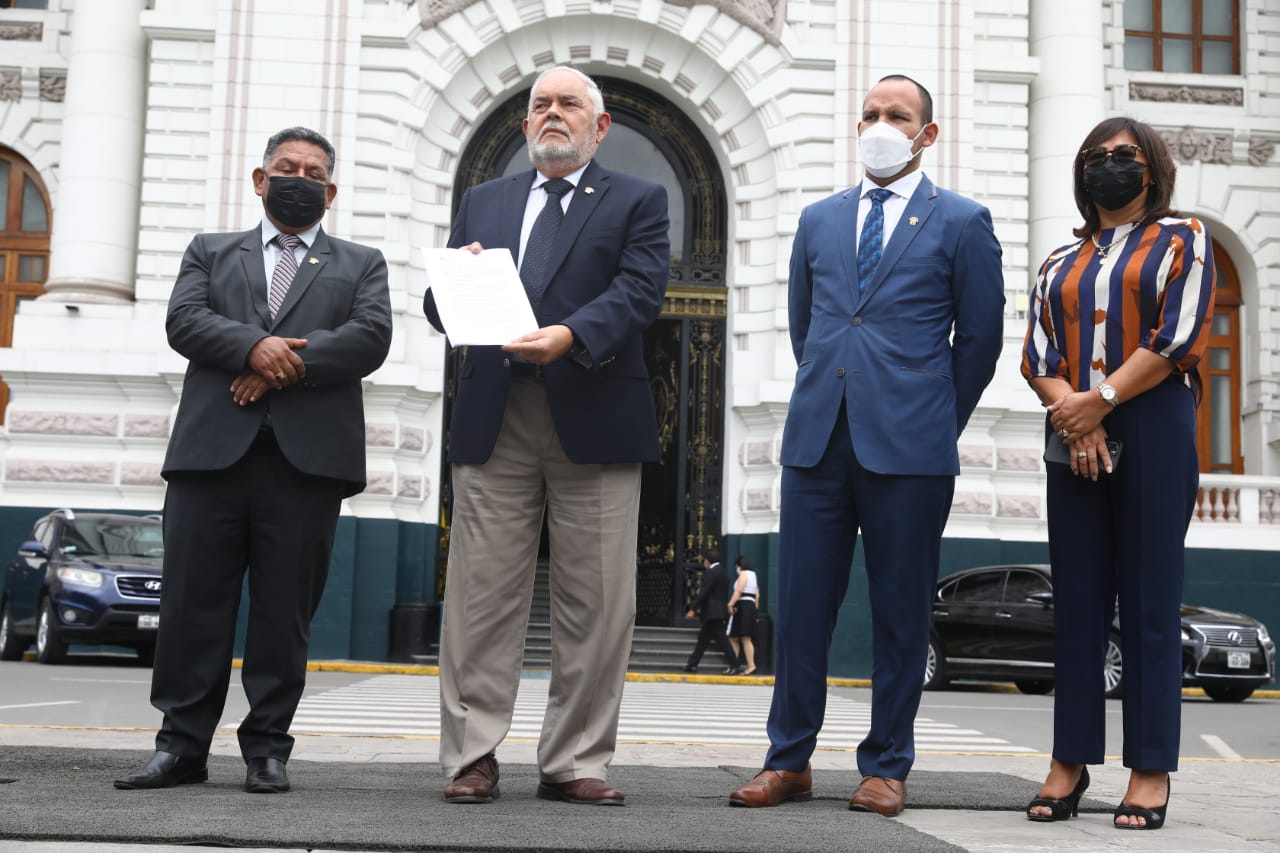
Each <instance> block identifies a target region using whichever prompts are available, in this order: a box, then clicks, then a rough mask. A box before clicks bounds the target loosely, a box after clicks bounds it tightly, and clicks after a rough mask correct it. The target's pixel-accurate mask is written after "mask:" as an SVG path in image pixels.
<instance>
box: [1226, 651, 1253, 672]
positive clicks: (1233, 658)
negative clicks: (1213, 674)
mask: <svg viewBox="0 0 1280 853" xmlns="http://www.w3.org/2000/svg"><path fill="white" fill-rule="evenodd" d="M1252 663H1253V655H1252V654H1250V653H1249V652H1227V669H1248V668H1249V666H1250V665H1251V664H1252Z"/></svg>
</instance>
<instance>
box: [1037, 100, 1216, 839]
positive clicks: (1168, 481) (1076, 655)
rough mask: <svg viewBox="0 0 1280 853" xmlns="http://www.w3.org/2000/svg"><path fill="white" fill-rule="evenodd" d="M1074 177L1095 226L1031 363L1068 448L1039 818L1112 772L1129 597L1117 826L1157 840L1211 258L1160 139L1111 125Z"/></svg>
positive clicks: (1054, 521)
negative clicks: (1110, 681) (1115, 679)
mask: <svg viewBox="0 0 1280 853" xmlns="http://www.w3.org/2000/svg"><path fill="white" fill-rule="evenodd" d="M1073 171H1074V179H1075V199H1076V207H1077V208H1078V209H1079V210H1080V213H1081V215H1082V216H1083V217H1084V225H1083V226H1081V227H1080V228H1077V229H1076V230H1075V235H1076V237H1077V238H1079V239H1077V240H1076V241H1075V242H1073V243H1071V244H1069V245H1067V246H1063V247H1062V248H1060V249H1058V250H1057V251H1055V252H1053V253H1052V254H1050V255H1049V258H1048V259H1047V260H1046V261H1045V262H1044V265H1043V266H1042V267H1041V268H1040V273H1039V276H1038V277H1037V280H1036V282H1035V285H1034V286H1033V288H1032V291H1031V305H1030V311H1029V316H1028V320H1029V322H1028V329H1027V337H1026V342H1025V344H1024V347H1023V353H1022V374H1023V376H1025V377H1026V378H1027V380H1028V382H1030V384H1031V387H1032V389H1034V391H1035V392H1036V394H1037V395H1038V396H1039V397H1040V400H1041V402H1042V403H1043V404H1044V406H1045V407H1046V409H1047V412H1048V414H1047V416H1046V420H1045V424H1046V426H1045V433H1046V438H1047V439H1049V440H1050V442H1051V443H1053V442H1056V441H1057V440H1058V439H1059V438H1060V439H1061V441H1062V443H1063V444H1065V445H1066V450H1067V453H1066V454H1065V459H1066V462H1065V464H1060V463H1048V464H1047V465H1046V468H1047V495H1048V520H1049V557H1050V562H1051V563H1052V566H1053V581H1054V608H1055V609H1054V623H1055V638H1054V639H1055V641H1054V678H1055V682H1056V693H1055V698H1054V731H1053V760H1052V762H1051V764H1050V769H1049V776H1048V778H1047V779H1046V780H1045V783H1044V785H1043V786H1042V787H1041V789H1040V792H1039V794H1038V795H1037V796H1036V797H1035V798H1034V799H1033V800H1032V801H1031V803H1030V804H1029V805H1028V806H1027V817H1028V818H1029V819H1031V820H1041V821H1052V820H1063V819H1066V818H1068V817H1070V816H1072V815H1073V814H1075V813H1076V811H1077V808H1078V805H1079V801H1080V796H1081V795H1082V794H1083V793H1084V791H1085V789H1086V788H1087V787H1088V785H1089V773H1088V769H1087V767H1086V765H1088V764H1100V763H1102V761H1103V757H1104V754H1105V744H1104V741H1105V716H1104V715H1105V707H1104V705H1105V698H1104V692H1105V686H1104V683H1103V679H1102V670H1103V664H1104V657H1105V654H1106V647H1107V640H1108V634H1109V632H1110V630H1111V620H1112V614H1113V608H1114V607H1115V606H1116V602H1117V598H1118V602H1119V608H1120V624H1121V626H1122V627H1121V641H1120V642H1121V653H1122V659H1123V661H1124V686H1123V690H1124V753H1123V759H1124V764H1125V766H1126V767H1128V768H1129V770H1130V774H1129V786H1128V790H1127V791H1126V792H1125V796H1124V800H1123V802H1122V803H1121V805H1120V806H1119V807H1118V808H1117V809H1116V810H1115V815H1114V818H1113V822H1114V825H1115V826H1116V827H1117V828H1120V829H1159V828H1160V827H1161V826H1162V825H1163V824H1164V818H1165V811H1166V807H1167V805H1168V800H1169V773H1170V771H1173V770H1176V769H1177V765H1178V741H1179V734H1180V727H1181V687H1182V639H1181V630H1182V629H1181V620H1180V614H1179V606H1180V601H1181V598H1182V577H1183V543H1184V540H1185V537H1186V530H1187V526H1188V525H1189V524H1190V522H1191V514H1192V511H1193V509H1194V507H1195V498H1196V490H1197V488H1198V481H1199V473H1198V472H1199V463H1198V461H1197V458H1196V416H1195V406H1196V402H1197V398H1198V392H1199V378H1198V375H1197V373H1196V371H1195V367H1196V363H1197V362H1198V361H1199V360H1200V357H1201V356H1202V355H1203V354H1204V352H1205V350H1206V349H1207V347H1208V343H1209V321H1210V318H1211V315H1212V312H1213V287H1214V271H1213V255H1212V246H1211V244H1210V241H1209V235H1208V233H1207V232H1206V230H1205V227H1204V224H1203V223H1201V222H1200V221H1198V220H1196V219H1193V218H1180V217H1178V216H1177V215H1175V214H1174V212H1173V211H1172V210H1170V208H1169V202H1170V199H1171V197H1172V195H1173V180H1174V173H1175V171H1176V167H1175V166H1174V162H1173V158H1172V157H1171V156H1170V154H1169V151H1168V148H1167V147H1166V145H1165V143H1164V140H1163V139H1161V137H1160V136H1159V134H1157V133H1156V131H1155V130H1153V129H1152V128H1151V127H1149V126H1148V125H1146V124H1143V123H1141V122H1138V121H1134V120H1132V119H1129V118H1124V117H1119V118H1109V119H1106V120H1105V121H1103V122H1102V123H1100V124H1099V125H1098V126H1097V127H1095V128H1094V129H1093V130H1092V131H1090V132H1089V134H1088V136H1086V137H1085V140H1084V143H1083V144H1082V145H1081V146H1080V154H1079V156H1077V157H1076V160H1075V165H1074V170H1073ZM1109 441H1110V442H1111V443H1112V444H1113V449H1109V448H1108V442H1109ZM1116 443H1118V444H1116ZM1116 447H1118V448H1119V449H1121V450H1122V451H1123V453H1122V454H1116V453H1115V449H1114V448H1116Z"/></svg>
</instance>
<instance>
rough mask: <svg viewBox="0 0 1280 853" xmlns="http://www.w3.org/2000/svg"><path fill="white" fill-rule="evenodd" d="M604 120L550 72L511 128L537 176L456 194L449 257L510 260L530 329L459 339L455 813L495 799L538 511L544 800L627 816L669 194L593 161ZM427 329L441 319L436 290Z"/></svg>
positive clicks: (450, 695) (452, 593)
mask: <svg viewBox="0 0 1280 853" xmlns="http://www.w3.org/2000/svg"><path fill="white" fill-rule="evenodd" d="M609 125H610V117H609V114H608V113H607V112H605V111H604V102H603V100H602V98H601V95H600V90H599V88H598V87H597V86H596V84H595V83H594V82H593V81H592V80H591V79H590V78H589V77H587V76H586V75H584V74H582V73H581V72H579V71H577V70H576V69H573V68H568V67H557V68H553V69H551V70H549V71H547V72H544V73H543V74H542V75H541V76H539V77H538V79H537V80H536V81H535V82H534V85H533V89H532V91H531V93H530V96H529V112H528V116H527V118H525V120H524V122H523V126H524V133H525V137H526V139H527V140H528V145H529V157H530V160H531V161H532V162H533V165H534V167H535V168H534V169H531V170H530V171H528V172H524V173H523V174H520V175H515V176H511V177H504V178H498V179H497V180H493V181H489V182H487V183H484V184H481V185H479V186H476V187H472V188H471V189H469V190H467V193H466V195H464V196H463V199H462V205H461V207H460V208H459V209H458V214H457V217H456V219H455V220H454V224H453V231H452V233H451V234H450V237H449V245H450V246H451V247H454V248H460V247H465V248H468V249H470V250H472V251H480V250H481V248H482V247H483V248H489V249H494V248H505V249H509V250H510V251H511V255H512V258H513V259H514V260H516V261H518V264H519V267H520V273H521V278H522V280H523V281H524V285H525V289H526V291H527V293H528V294H529V299H530V303H531V304H532V306H533V309H534V314H535V316H536V317H537V320H538V324H539V326H540V328H539V329H537V330H536V331H532V332H530V333H529V334H527V335H524V336H522V337H520V338H517V339H516V340H514V341H512V342H511V343H509V344H507V345H506V346H503V347H501V348H499V347H476V346H472V347H468V348H467V349H466V350H465V352H464V353H463V358H462V365H461V369H460V371H459V374H458V388H457V396H456V398H455V400H454V410H453V422H452V424H451V427H450V429H451V431H450V439H449V441H450V443H449V460H450V462H451V463H452V468H451V471H452V477H453V488H454V505H453V526H452V529H451V533H450V542H449V573H448V579H447V581H446V587H445V596H444V625H443V636H442V640H441V649H440V764H441V766H442V767H443V769H444V771H445V773H446V774H448V775H449V776H450V777H452V778H451V781H450V782H449V783H448V785H446V787H445V790H444V797H445V799H446V800H447V801H448V802H452V803H488V802H491V801H492V800H493V799H494V798H495V797H497V796H498V763H497V758H496V756H495V754H494V753H495V750H496V749H497V747H498V744H499V743H501V742H502V739H503V738H504V737H505V736H506V734H507V731H508V729H509V728H510V726H511V716H512V712H513V710H514V707H515V698H516V688H517V687H518V686H519V681H520V667H521V656H522V647H523V643H524V636H525V627H526V625H527V623H528V619H529V603H530V599H531V598H532V594H533V577H534V567H535V563H536V561H537V556H538V544H539V539H540V536H541V532H542V525H543V517H544V514H545V517H546V522H547V529H548V533H549V536H550V545H551V637H552V650H551V655H552V669H551V685H550V699H549V706H548V708H547V712H546V717H545V722H544V723H543V728H542V737H541V739H540V740H539V743H538V766H539V771H540V777H541V781H540V784H539V786H538V796H539V797H541V798H543V799H553V800H564V801H568V802H571V803H581V804H589V805H622V804H623V799H624V797H623V794H622V792H621V791H618V790H616V789H614V788H612V787H610V786H609V785H607V784H606V783H605V781H604V779H605V772H606V769H607V768H608V765H609V762H610V761H611V760H612V758H613V753H614V748H615V744H616V742H617V731H618V713H619V709H620V706H621V702H622V687H623V683H624V681H625V677H626V672H627V661H628V659H629V657H630V653H631V629H632V626H633V624H634V622H635V568H636V538H637V525H638V516H639V506H640V464H641V462H646V461H652V460H656V459H658V430H657V420H656V417H655V415H654V409H653V400H652V397H651V395H650V392H649V379H648V373H647V371H646V369H645V364H644V349H643V341H642V333H643V332H644V330H645V329H646V328H647V327H648V326H649V325H650V324H652V323H653V321H654V320H655V319H656V318H657V316H658V312H659V311H660V310H661V308H662V299H663V295H664V293H665V292H666V283H667V274H668V267H669V263H670V261H669V255H670V246H669V242H668V234H667V232H668V220H667V195H666V191H665V190H664V189H663V188H662V187H661V186H659V185H657V184H654V183H651V182H649V181H642V180H640V179H638V178H633V177H629V176H627V175H623V174H620V173H618V172H609V171H606V170H605V169H603V168H601V167H600V166H599V165H597V164H596V163H594V162H593V161H592V157H593V156H594V154H595V151H596V147H597V145H598V144H599V143H600V141H601V140H603V139H604V138H605V134H606V133H608V130H609ZM424 308H425V310H426V314H427V318H428V319H429V320H430V321H431V323H432V325H434V326H435V327H436V328H437V329H441V330H442V331H445V332H447V331H448V330H447V329H444V328H443V327H442V325H441V322H440V316H439V314H438V313H437V311H436V306H435V301H434V299H433V297H432V294H431V292H430V291H428V292H427V295H426V299H425V302H424Z"/></svg>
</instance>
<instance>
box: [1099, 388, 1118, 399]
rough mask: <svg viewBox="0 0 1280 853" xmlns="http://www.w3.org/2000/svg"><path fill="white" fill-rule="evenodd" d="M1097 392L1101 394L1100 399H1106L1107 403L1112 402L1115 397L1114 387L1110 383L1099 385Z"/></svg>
mask: <svg viewBox="0 0 1280 853" xmlns="http://www.w3.org/2000/svg"><path fill="white" fill-rule="evenodd" d="M1098 393H1099V394H1101V395H1102V399H1104V400H1106V401H1107V402H1108V403H1111V402H1114V401H1115V399H1116V389H1114V388H1112V387H1111V386H1110V385H1099V386H1098Z"/></svg>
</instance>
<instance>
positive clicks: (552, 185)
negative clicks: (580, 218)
mask: <svg viewBox="0 0 1280 853" xmlns="http://www.w3.org/2000/svg"><path fill="white" fill-rule="evenodd" d="M542 188H543V189H544V190H545V191H546V193H547V203H546V204H545V205H543V207H542V210H540V211H539V212H538V218H537V219H535V220H533V230H532V231H530V232H529V242H527V243H525V246H524V256H523V257H522V258H521V259H520V280H521V281H523V282H524V289H525V291H526V292H527V293H528V294H529V301H530V302H532V303H533V305H534V306H535V307H537V305H538V303H539V302H540V301H541V300H542V294H543V292H544V291H546V289H547V275H548V273H550V270H549V269H547V267H548V266H549V265H550V263H551V249H552V248H553V246H554V245H555V240H556V232H557V231H559V230H560V223H561V222H562V221H564V208H563V207H561V205H560V197H561V196H563V195H564V194H565V193H567V192H568V191H569V190H571V189H573V184H571V183H569V182H568V181H566V180H565V179H564V178H552V179H551V180H549V181H547V182H546V183H545V184H543V185H542Z"/></svg>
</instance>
